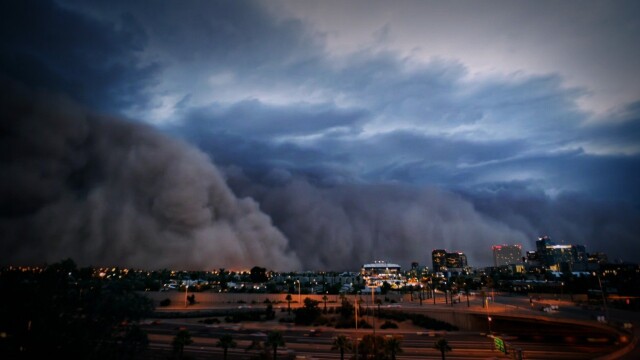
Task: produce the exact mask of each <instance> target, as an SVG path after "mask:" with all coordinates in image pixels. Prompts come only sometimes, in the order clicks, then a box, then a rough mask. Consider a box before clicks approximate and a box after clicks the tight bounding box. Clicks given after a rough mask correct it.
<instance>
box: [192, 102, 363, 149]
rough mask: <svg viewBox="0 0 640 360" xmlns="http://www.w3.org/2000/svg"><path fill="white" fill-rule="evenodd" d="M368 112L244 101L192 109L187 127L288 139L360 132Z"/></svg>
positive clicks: (319, 106) (328, 106) (263, 137)
mask: <svg viewBox="0 0 640 360" xmlns="http://www.w3.org/2000/svg"><path fill="white" fill-rule="evenodd" d="M365 115H366V114H365V113H364V112H363V111H358V110H349V109H339V108H336V107H335V106H334V105H332V104H291V105H287V106H277V105H266V104H262V103H261V102H260V101H258V100H245V101H241V102H238V103H235V104H233V105H232V106H228V107H225V106H220V105H212V106H209V107H205V108H200V109H197V110H193V111H192V112H190V113H189V114H188V115H187V116H185V117H186V118H187V119H188V122H189V124H187V125H188V126H194V124H193V123H194V122H195V123H197V124H195V126H197V127H199V128H200V129H201V130H208V131H211V132H224V133H229V134H233V135H239V136H242V137H245V138H249V139H276V140H277V139H278V138H281V137H289V136H305V135H316V134H318V133H325V132H330V131H336V130H338V131H340V130H341V131H342V132H344V131H347V132H348V133H354V132H359V131H360V127H361V124H362V123H363V120H364V117H365Z"/></svg>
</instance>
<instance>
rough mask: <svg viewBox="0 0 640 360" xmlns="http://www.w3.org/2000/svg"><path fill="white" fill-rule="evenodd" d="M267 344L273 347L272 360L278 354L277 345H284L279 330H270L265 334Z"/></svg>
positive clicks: (274, 359)
mask: <svg viewBox="0 0 640 360" xmlns="http://www.w3.org/2000/svg"><path fill="white" fill-rule="evenodd" d="M267 346H271V347H273V360H276V358H277V355H278V346H284V336H282V333H281V332H280V331H271V332H269V334H267Z"/></svg>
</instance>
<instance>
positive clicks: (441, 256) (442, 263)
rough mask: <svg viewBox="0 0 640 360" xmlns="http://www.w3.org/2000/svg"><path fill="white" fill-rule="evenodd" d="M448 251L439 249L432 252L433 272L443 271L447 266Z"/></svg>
mask: <svg viewBox="0 0 640 360" xmlns="http://www.w3.org/2000/svg"><path fill="white" fill-rule="evenodd" d="M446 257H447V250H443V249H437V250H433V251H432V252H431V261H432V262H433V272H439V271H442V270H443V268H445V267H446V266H447V262H446Z"/></svg>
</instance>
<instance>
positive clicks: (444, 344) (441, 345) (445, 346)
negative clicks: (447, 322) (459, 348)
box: [433, 338, 452, 360]
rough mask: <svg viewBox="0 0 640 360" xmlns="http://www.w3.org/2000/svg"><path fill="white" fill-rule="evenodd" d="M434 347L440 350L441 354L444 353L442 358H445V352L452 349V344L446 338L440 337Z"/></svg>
mask: <svg viewBox="0 0 640 360" xmlns="http://www.w3.org/2000/svg"><path fill="white" fill-rule="evenodd" d="M433 348H434V349H436V350H440V354H442V360H445V356H444V354H445V353H446V352H447V351H451V350H452V349H451V346H449V342H448V341H447V339H445V338H439V339H438V341H436V342H435V343H434V344H433Z"/></svg>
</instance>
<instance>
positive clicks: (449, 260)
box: [445, 251, 467, 269]
mask: <svg viewBox="0 0 640 360" xmlns="http://www.w3.org/2000/svg"><path fill="white" fill-rule="evenodd" d="M445 260H446V264H447V268H448V269H463V268H465V267H467V255H465V254H464V253H462V252H459V251H457V252H450V253H447V255H445Z"/></svg>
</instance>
